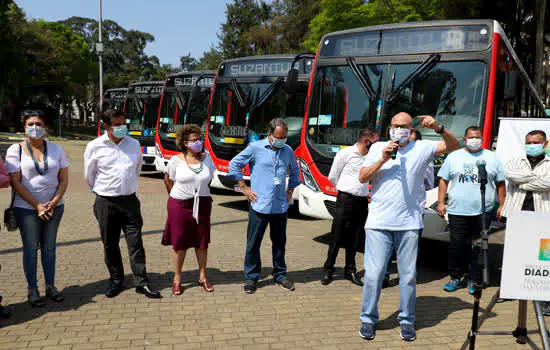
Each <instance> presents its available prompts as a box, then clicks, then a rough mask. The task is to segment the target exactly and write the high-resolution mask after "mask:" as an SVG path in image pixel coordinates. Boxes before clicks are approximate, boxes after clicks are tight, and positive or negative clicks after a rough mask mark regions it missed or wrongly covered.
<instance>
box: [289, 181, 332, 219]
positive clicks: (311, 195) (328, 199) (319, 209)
mask: <svg viewBox="0 0 550 350" xmlns="http://www.w3.org/2000/svg"><path fill="white" fill-rule="evenodd" d="M299 188H300V191H299V194H298V202H299V208H300V214H302V215H305V216H309V217H312V218H316V219H328V220H332V214H334V209H335V208H336V197H334V196H329V195H327V194H324V193H323V192H315V191H313V190H312V189H310V188H309V187H307V186H304V185H300V186H299Z"/></svg>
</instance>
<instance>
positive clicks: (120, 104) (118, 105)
mask: <svg viewBox="0 0 550 350" xmlns="http://www.w3.org/2000/svg"><path fill="white" fill-rule="evenodd" d="M127 93H128V89H127V88H117V89H108V90H107V91H105V93H104V94H103V97H102V99H101V108H100V110H99V115H100V117H99V118H98V123H97V136H101V135H102V134H103V132H104V131H103V129H101V115H102V114H103V111H106V110H108V109H116V110H122V109H123V108H124V101H125V100H126V94H127Z"/></svg>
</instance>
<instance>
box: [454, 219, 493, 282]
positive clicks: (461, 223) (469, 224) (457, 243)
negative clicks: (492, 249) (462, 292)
mask: <svg viewBox="0 0 550 350" xmlns="http://www.w3.org/2000/svg"><path fill="white" fill-rule="evenodd" d="M490 220H491V213H487V224H489V223H490ZM487 227H488V226H487ZM482 229H483V227H482V216H481V215H475V216H462V215H452V214H449V230H450V231H451V232H450V236H451V237H450V238H451V240H450V242H449V255H448V267H449V274H450V275H451V278H462V276H464V275H466V276H467V278H468V279H471V280H473V281H476V282H479V281H478V280H479V278H480V273H481V271H479V270H480V266H479V264H478V258H479V251H474V250H473V249H472V240H473V238H475V237H479V236H480V235H481V230H482Z"/></svg>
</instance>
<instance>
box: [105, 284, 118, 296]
mask: <svg viewBox="0 0 550 350" xmlns="http://www.w3.org/2000/svg"><path fill="white" fill-rule="evenodd" d="M120 292H122V283H117V282H110V283H109V287H108V288H107V290H106V291H105V296H106V297H107V298H114V297H116V296H117V295H119V294H120Z"/></svg>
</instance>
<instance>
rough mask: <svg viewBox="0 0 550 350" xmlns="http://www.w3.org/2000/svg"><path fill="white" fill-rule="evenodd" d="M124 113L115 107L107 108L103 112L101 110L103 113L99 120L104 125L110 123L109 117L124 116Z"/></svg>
mask: <svg viewBox="0 0 550 350" xmlns="http://www.w3.org/2000/svg"><path fill="white" fill-rule="evenodd" d="M125 116H126V114H124V112H123V111H120V110H117V109H108V110H106V111H105V112H103V115H102V116H101V122H103V124H106V125H111V119H112V118H120V117H125Z"/></svg>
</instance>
